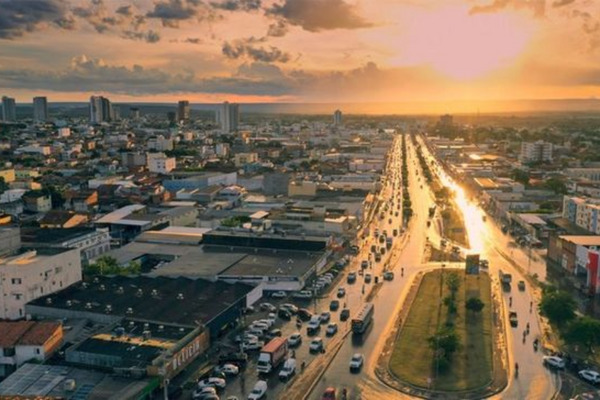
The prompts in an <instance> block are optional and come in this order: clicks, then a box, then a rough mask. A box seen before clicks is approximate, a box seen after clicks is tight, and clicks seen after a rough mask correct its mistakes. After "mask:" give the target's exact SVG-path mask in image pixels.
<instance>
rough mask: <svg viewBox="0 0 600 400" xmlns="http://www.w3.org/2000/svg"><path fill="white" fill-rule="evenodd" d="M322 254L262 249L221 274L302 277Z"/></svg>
mask: <svg viewBox="0 0 600 400" xmlns="http://www.w3.org/2000/svg"><path fill="white" fill-rule="evenodd" d="M322 255H323V253H320V252H305V251H289V250H287V251H286V250H277V251H273V250H267V249H260V250H257V251H256V252H255V253H253V254H248V255H246V256H244V257H243V258H241V259H240V260H239V261H237V262H236V263H234V264H233V265H232V266H231V267H229V268H227V269H226V270H225V271H223V272H221V273H220V274H219V275H220V276H221V277H227V276H253V277H254V276H260V277H263V276H266V277H283V276H289V277H300V276H304V275H305V274H306V273H307V272H308V271H309V270H310V269H311V268H312V267H313V265H315V263H316V262H317V261H318V260H319V258H320V257H321V256H322Z"/></svg>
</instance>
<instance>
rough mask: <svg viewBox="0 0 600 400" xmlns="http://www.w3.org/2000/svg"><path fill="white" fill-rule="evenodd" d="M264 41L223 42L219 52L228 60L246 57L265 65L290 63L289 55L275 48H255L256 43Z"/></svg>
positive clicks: (257, 39)
mask: <svg viewBox="0 0 600 400" xmlns="http://www.w3.org/2000/svg"><path fill="white" fill-rule="evenodd" d="M265 40H266V39H265V38H255V37H250V38H247V39H238V40H234V41H233V42H225V43H223V47H222V49H221V51H222V53H223V55H225V56H226V57H227V58H230V59H238V58H242V57H247V58H249V59H251V60H254V61H261V62H266V63H271V62H281V63H286V62H288V61H290V55H289V54H288V53H286V52H283V51H281V50H280V49H278V48H277V47H274V46H270V47H269V48H265V47H263V46H260V47H258V46H255V44H256V43H262V42H264V41H265Z"/></svg>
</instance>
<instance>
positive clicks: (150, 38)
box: [123, 30, 160, 43]
mask: <svg viewBox="0 0 600 400" xmlns="http://www.w3.org/2000/svg"><path fill="white" fill-rule="evenodd" d="M123 37H124V38H126V39H132V40H143V41H145V42H147V43H157V42H159V41H160V34H159V33H158V32H156V31H153V30H149V31H147V32H137V31H123Z"/></svg>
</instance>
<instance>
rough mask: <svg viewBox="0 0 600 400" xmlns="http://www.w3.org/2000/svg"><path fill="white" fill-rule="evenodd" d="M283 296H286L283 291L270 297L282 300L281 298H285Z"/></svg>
mask: <svg viewBox="0 0 600 400" xmlns="http://www.w3.org/2000/svg"><path fill="white" fill-rule="evenodd" d="M285 296H286V294H285V292H284V291H283V290H280V291H278V292H275V293H273V294H272V295H271V297H272V298H274V299H283V298H285Z"/></svg>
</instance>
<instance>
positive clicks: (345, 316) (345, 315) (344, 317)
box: [340, 308, 350, 322]
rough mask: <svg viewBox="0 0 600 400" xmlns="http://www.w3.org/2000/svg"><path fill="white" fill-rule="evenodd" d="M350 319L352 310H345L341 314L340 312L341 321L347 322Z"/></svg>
mask: <svg viewBox="0 0 600 400" xmlns="http://www.w3.org/2000/svg"><path fill="white" fill-rule="evenodd" d="M348 318H350V310H349V309H347V308H344V309H343V310H342V311H341V312H340V321H342V322H343V321H346V320H347V319H348Z"/></svg>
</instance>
